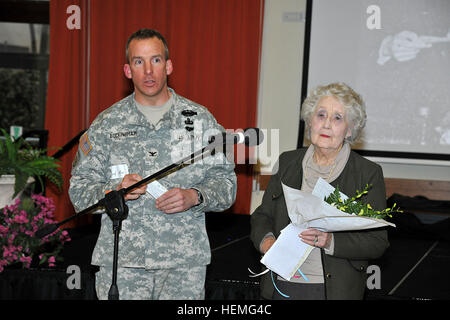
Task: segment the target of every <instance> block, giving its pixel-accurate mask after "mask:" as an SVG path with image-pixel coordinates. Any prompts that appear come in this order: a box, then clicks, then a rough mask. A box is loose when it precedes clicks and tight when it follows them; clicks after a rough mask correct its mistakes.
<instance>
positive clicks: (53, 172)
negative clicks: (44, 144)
mask: <svg viewBox="0 0 450 320" xmlns="http://www.w3.org/2000/svg"><path fill="white" fill-rule="evenodd" d="M0 130H1V132H2V133H3V136H4V137H5V139H4V140H0V176H1V175H4V174H13V175H14V176H15V178H16V181H15V184H14V195H13V197H15V196H16V195H17V194H18V193H19V192H20V191H21V190H23V189H24V188H25V186H26V183H27V180H28V178H29V177H35V178H37V179H38V181H39V183H40V185H41V187H42V188H43V187H44V181H43V177H45V178H47V179H48V180H49V181H51V182H52V183H54V184H55V185H56V186H57V187H58V189H59V190H61V188H62V182H63V179H62V174H61V172H60V171H59V170H58V168H59V164H58V162H59V161H60V160H57V159H55V158H53V157H50V156H47V155H46V150H40V149H36V148H33V147H32V146H30V145H29V144H28V143H27V142H26V141H25V140H24V139H23V138H19V139H17V140H15V141H13V140H12V139H11V136H10V135H9V134H8V133H7V132H6V131H5V130H4V129H0Z"/></svg>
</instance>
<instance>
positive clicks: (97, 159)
mask: <svg viewBox="0 0 450 320" xmlns="http://www.w3.org/2000/svg"><path fill="white" fill-rule="evenodd" d="M127 59H128V63H127V64H126V65H125V67H124V71H125V75H126V76H127V77H128V78H130V79H132V81H133V84H134V88H135V90H134V93H133V94H131V95H130V96H128V97H126V98H124V99H123V100H121V101H119V102H117V103H116V104H114V105H113V106H111V107H110V108H108V109H107V110H105V111H103V112H102V113H101V114H100V115H98V116H97V118H96V119H95V120H94V121H93V123H92V124H91V126H90V128H89V129H88V131H87V132H86V133H85V134H84V135H83V136H82V137H81V139H80V144H79V149H78V153H77V156H76V159H75V161H74V164H73V169H72V177H71V179H70V188H69V195H70V198H71V201H72V203H73V205H74V207H75V209H76V210H77V211H79V210H82V209H84V208H87V207H88V206H91V205H93V204H95V203H96V202H97V201H98V200H100V199H102V198H104V196H105V193H106V192H107V191H108V190H114V189H115V190H118V189H120V188H125V187H128V186H130V185H132V184H134V183H135V182H137V181H139V180H141V179H142V177H146V176H149V175H151V174H153V173H155V172H157V171H159V170H161V169H163V168H165V167H167V166H168V165H170V164H172V163H174V162H177V160H179V159H181V158H184V157H186V156H188V155H190V154H191V153H192V152H194V151H196V150H198V149H201V147H202V146H204V145H205V144H207V141H208V138H209V137H210V136H211V135H214V134H217V133H218V132H224V129H223V127H222V126H220V125H219V124H218V123H217V121H216V120H215V119H214V117H213V116H212V115H211V113H210V112H208V110H207V109H206V108H204V107H202V106H200V105H198V104H196V103H194V102H192V101H190V100H188V99H186V98H184V97H182V96H180V95H177V94H176V93H175V91H173V90H172V89H170V88H168V87H167V76H168V75H169V74H170V73H171V72H172V63H171V61H170V59H169V56H168V50H167V44H166V43H165V40H164V38H163V37H162V36H161V35H160V34H159V33H157V32H155V31H153V30H149V29H142V30H139V31H137V32H136V33H134V34H133V35H132V36H131V37H130V39H129V40H128V43H127ZM147 106H148V107H147ZM155 106H159V108H156V111H158V110H159V109H161V108H167V112H165V113H164V114H161V115H160V117H159V118H158V117H157V118H156V120H155V118H154V116H153V115H150V116H149V115H147V113H146V108H147V109H148V108H150V109H152V108H153V109H155ZM141 111H142V112H141ZM144 113H145V114H144ZM151 120H153V121H154V122H152V121H151ZM157 183H159V184H160V185H159V186H160V187H162V188H166V189H167V190H168V191H167V192H164V191H163V192H164V193H163V194H162V195H161V196H159V195H155V194H153V195H152V194H151V193H152V190H150V192H149V189H150V187H151V186H150V185H149V186H147V185H144V186H142V187H140V188H138V189H135V190H133V191H132V192H131V193H129V194H127V195H126V196H125V200H126V201H127V202H126V204H127V206H128V207H129V214H128V217H127V219H125V220H124V221H123V222H122V229H121V232H120V242H119V254H118V256H119V259H118V266H119V269H118V274H117V276H118V278H117V284H118V288H119V292H120V298H121V299H202V298H204V282H205V273H206V265H207V264H209V262H210V258H211V253H210V247H209V241H208V236H207V233H206V228H205V215H204V213H205V212H207V211H223V210H226V209H227V208H229V207H230V206H231V205H232V204H233V202H234V200H235V197H236V175H235V173H234V162H233V161H229V160H228V159H227V157H226V156H225V155H224V154H223V153H220V152H216V153H215V154H214V155H211V156H205V157H203V158H201V159H196V161H195V162H194V163H192V164H189V165H187V166H184V167H182V168H181V169H179V170H177V171H175V172H172V173H170V174H167V175H165V176H164V177H162V178H160V179H158V181H157ZM153 192H155V191H154V190H153ZM112 231H113V229H112V221H111V219H110V218H109V216H108V215H106V214H105V215H103V217H102V225H101V230H100V234H99V237H98V240H97V244H96V246H95V249H94V252H93V256H92V263H93V264H96V265H99V266H100V271H99V273H98V274H97V277H96V278H97V279H96V287H97V295H98V297H99V299H106V298H107V295H108V290H109V287H110V285H111V279H112V278H111V269H112V262H113V239H114V235H113V232H112Z"/></svg>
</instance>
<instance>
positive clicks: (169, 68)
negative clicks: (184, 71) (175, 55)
mask: <svg viewBox="0 0 450 320" xmlns="http://www.w3.org/2000/svg"><path fill="white" fill-rule="evenodd" d="M172 71H173V64H172V60H170V59H168V60H167V61H166V74H167V75H170V74H171V73H172Z"/></svg>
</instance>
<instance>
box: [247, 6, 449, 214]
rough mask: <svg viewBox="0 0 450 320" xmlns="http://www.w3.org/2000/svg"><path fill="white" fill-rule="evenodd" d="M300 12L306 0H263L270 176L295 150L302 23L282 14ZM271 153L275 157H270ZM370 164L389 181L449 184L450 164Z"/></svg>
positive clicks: (265, 165) (264, 119) (263, 118)
mask: <svg viewBox="0 0 450 320" xmlns="http://www.w3.org/2000/svg"><path fill="white" fill-rule="evenodd" d="M299 13H301V15H302V16H303V17H305V14H306V0H281V1H280V0H266V1H265V13H264V30H263V43H262V58H261V74H260V88H259V102H258V127H259V128H262V129H266V130H267V132H266V142H267V146H268V148H269V150H263V152H259V153H260V154H259V155H258V156H260V159H259V161H260V168H259V170H260V171H261V172H262V173H263V174H268V173H270V172H271V169H272V166H273V165H274V162H275V161H276V159H277V156H278V154H279V153H282V152H283V151H287V150H292V149H295V148H296V147H297V138H298V125H299V118H300V99H301V98H300V95H301V87H302V83H301V79H302V66H303V45H304V31H305V23H304V21H286V19H285V18H284V16H285V15H286V14H287V15H288V16H289V17H291V18H294V19H293V20H295V17H296V14H299ZM271 130H279V131H278V135H279V136H278V137H277V135H276V132H277V131H273V132H272V134H271ZM271 136H272V138H271ZM276 140H279V141H276ZM277 143H278V145H274V144H277ZM270 149H272V151H274V152H273V153H276V154H271V150H270ZM275 151H276V152H275ZM370 160H372V161H375V162H377V163H379V164H380V165H381V166H382V167H383V172H384V176H385V177H387V178H403V179H427V180H444V181H450V166H449V165H450V164H449V163H448V161H447V162H445V161H423V160H420V161H416V160H410V161H405V160H401V161H400V162H399V160H398V159H380V158H370ZM405 162H406V163H405ZM262 195H263V191H258V186H257V185H256V184H255V185H254V191H253V193H252V202H251V209H250V213H252V212H253V211H254V210H255V209H256V207H257V206H258V205H259V204H260V203H261V199H262Z"/></svg>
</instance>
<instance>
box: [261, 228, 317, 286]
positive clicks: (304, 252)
mask: <svg viewBox="0 0 450 320" xmlns="http://www.w3.org/2000/svg"><path fill="white" fill-rule="evenodd" d="M304 230H305V229H304V228H302V227H298V226H296V225H294V224H292V223H290V224H289V225H288V226H287V227H286V228H284V229H283V230H282V231H281V234H280V236H279V237H278V239H277V241H275V243H274V244H273V245H272V247H270V249H269V250H268V251H267V252H266V254H265V255H264V256H263V257H262V259H261V263H262V264H264V265H265V266H266V267H267V268H269V269H270V270H272V271H273V272H276V273H277V274H279V275H280V276H282V277H283V278H284V279H286V280H290V279H291V278H292V276H293V275H294V274H295V272H296V271H297V270H298V268H300V266H301V265H302V264H303V262H305V260H306V258H307V257H308V256H309V254H310V253H311V250H312V249H314V247H312V246H310V245H308V244H306V243H304V242H303V241H302V240H301V239H300V238H299V236H298V235H299V234H300V233H301V232H303V231H304Z"/></svg>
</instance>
